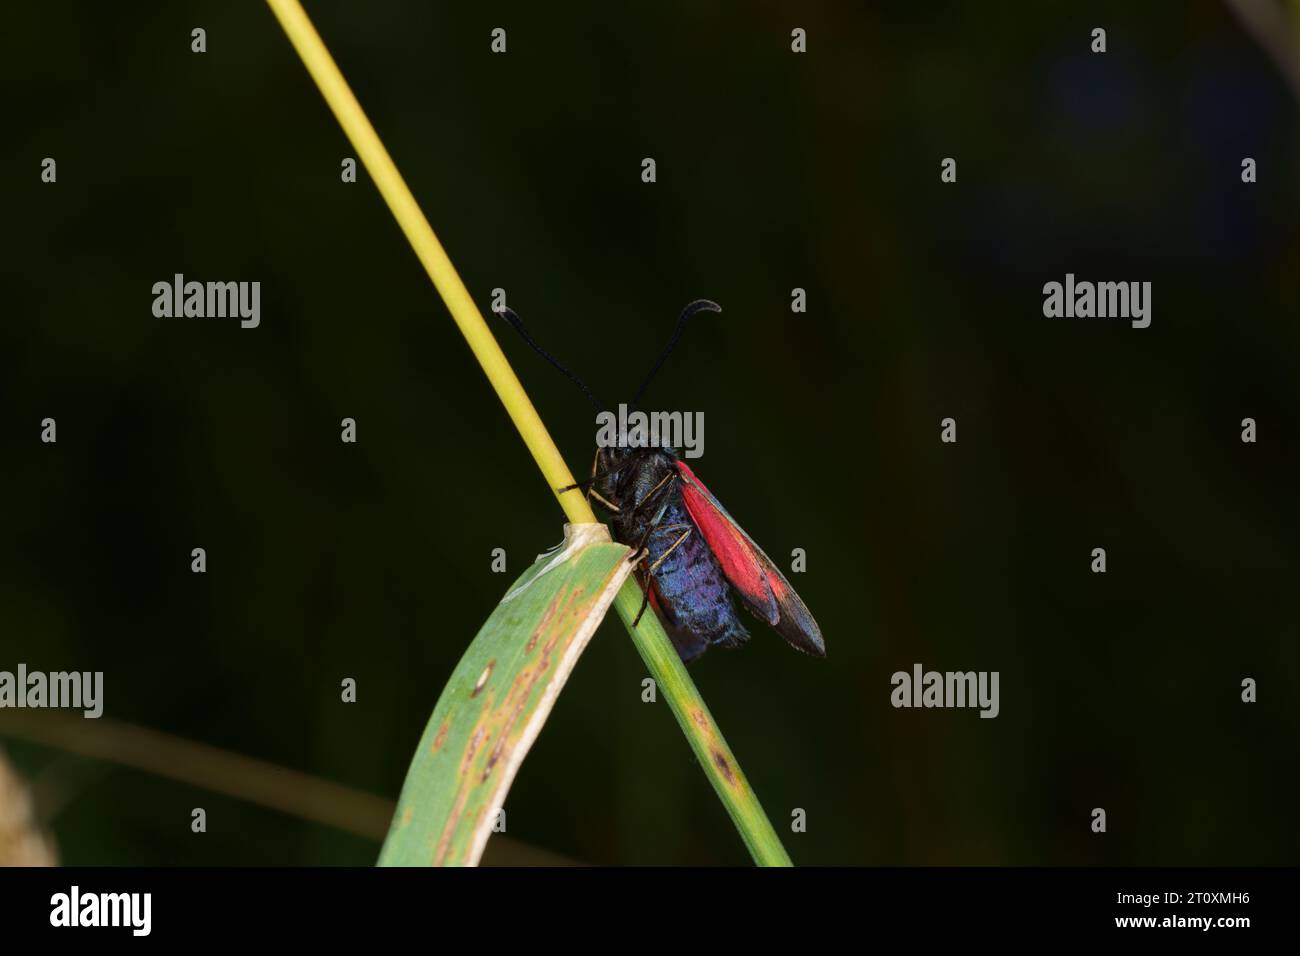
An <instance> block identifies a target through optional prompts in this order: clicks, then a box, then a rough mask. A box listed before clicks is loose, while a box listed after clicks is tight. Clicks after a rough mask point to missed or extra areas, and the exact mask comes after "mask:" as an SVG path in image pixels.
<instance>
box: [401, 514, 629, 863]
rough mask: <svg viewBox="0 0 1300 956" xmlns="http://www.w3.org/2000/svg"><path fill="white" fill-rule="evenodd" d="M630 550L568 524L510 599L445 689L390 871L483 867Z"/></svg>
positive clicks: (419, 757)
mask: <svg viewBox="0 0 1300 956" xmlns="http://www.w3.org/2000/svg"><path fill="white" fill-rule="evenodd" d="M629 553H630V549H629V548H627V547H625V546H624V545H621V544H615V543H614V542H613V541H611V540H610V537H609V531H608V529H607V528H606V527H605V526H604V525H600V524H567V525H565V526H564V544H563V545H562V546H561V547H560V548H558V549H556V550H554V551H551V552H548V553H546V554H543V555H539V556H538V558H537V561H536V563H534V564H533V566H532V567H531V568H529V569H528V570H527V571H525V572H524V573H523V575H521V576H520V578H519V580H518V581H516V582H515V583H514V584H513V585H512V586H511V588H510V589H509V590H508V591H507V592H506V595H505V597H503V598H502V599H501V603H500V604H498V605H497V607H496V610H494V611H493V612H492V616H491V617H489V618H488V619H487V623H485V624H484V625H483V627H482V629H481V630H480V631H479V632H478V636H477V637H475V638H474V641H473V643H472V644H470V646H469V650H467V651H466V652H465V656H464V657H462V658H461V659H460V663H459V664H458V665H457V666H456V670H455V672H454V673H453V674H452V676H451V680H450V681H448V682H447V686H446V687H445V688H444V689H443V692H442V696H441V697H440V698H439V699H438V704H437V706H436V707H434V710H433V716H432V717H431V718H430V719H429V723H428V726H426V727H425V729H424V736H423V737H422V738H421V740H420V746H419V748H418V749H417V750H416V752H415V756H414V757H413V758H412V759H411V767H410V769H409V770H408V771H407V773H406V783H405V784H404V785H403V786H402V796H401V799H400V800H399V801H398V804H397V812H396V814H395V815H394V817H393V822H392V825H391V827H390V828H389V831H388V838H387V839H386V840H385V841H384V847H383V850H381V851H380V854H379V865H380V866H427V865H433V866H473V865H475V864H477V863H478V861H479V857H481V856H482V854H483V847H484V845H485V844H486V843H487V840H488V837H489V836H490V835H491V833H492V827H493V824H494V823H495V820H496V811H497V809H498V808H500V807H501V806H502V804H503V803H504V802H505V797H506V791H507V790H509V789H510V783H511V781H512V780H514V776H515V773H516V772H518V770H519V765H520V764H521V763H523V759H524V756H525V755H526V754H527V753H528V748H529V747H531V746H532V744H533V741H534V740H536V739H537V734H538V733H539V732H540V731H541V729H542V724H543V723H545V722H546V718H547V715H549V714H550V712H551V708H552V707H553V706H554V704H555V698H556V697H557V696H558V695H559V693H560V689H561V688H562V687H563V686H564V682H565V680H567V679H568V677H569V674H570V673H571V672H572V671H573V666H574V664H576V663H577V661H578V657H579V656H580V655H581V654H582V652H583V650H584V649H585V648H586V646H587V642H588V641H590V640H591V635H592V634H593V633H594V632H595V630H596V628H597V626H598V625H599V624H600V622H601V620H602V619H603V618H604V617H605V613H606V612H607V611H608V610H609V607H610V603H611V602H612V601H613V600H614V596H615V594H617V593H618V590H619V588H620V587H621V586H622V584H623V582H624V581H625V580H626V579H627V576H628V572H629V571H630V570H631V565H630V564H629V562H628V561H627V557H628V555H629Z"/></svg>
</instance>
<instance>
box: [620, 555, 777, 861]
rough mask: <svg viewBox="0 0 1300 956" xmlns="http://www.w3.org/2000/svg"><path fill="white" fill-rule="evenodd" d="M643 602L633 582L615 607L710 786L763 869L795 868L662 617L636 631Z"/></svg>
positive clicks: (645, 619)
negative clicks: (633, 625)
mask: <svg viewBox="0 0 1300 956" xmlns="http://www.w3.org/2000/svg"><path fill="white" fill-rule="evenodd" d="M641 600H642V593H641V588H640V586H639V585H638V584H637V583H636V580H635V579H629V580H627V581H626V582H624V584H623V587H622V588H621V589H620V590H619V592H618V597H617V598H616V599H615V600H614V608H615V610H617V611H618V616H619V617H621V618H622V619H623V624H624V625H625V626H626V627H627V632H628V633H629V634H631V635H632V641H633V643H634V644H635V645H636V649H637V651H639V652H640V654H641V659H642V660H643V661H645V664H646V667H648V668H649V669H650V673H651V674H653V675H654V678H655V683H656V684H657V685H658V687H659V692H660V693H661V694H663V697H664V700H666V701H668V706H669V707H670V708H671V709H672V712H673V716H674V717H676V718H677V723H679V724H680V725H681V727H682V733H684V734H685V735H686V739H687V741H689V742H690V745H691V749H692V750H694V751H695V756H696V759H698V760H699V762H700V768H701V769H702V770H703V771H704V775H705V776H706V777H708V778H709V783H711V784H713V789H714V790H716V791H717V793H718V798H719V799H720V800H721V801H722V805H723V806H725V807H726V808H727V813H728V814H730V816H731V822H732V823H734V824H735V825H736V829H737V830H738V831H739V832H740V837H741V839H742V840H744V841H745V846H746V847H748V848H749V852H750V855H751V856H753V858H754V862H755V863H757V864H758V865H759V866H791V865H792V864H791V862H790V856H789V854H787V853H786V852H785V847H784V846H782V845H781V838H780V837H778V836H777V835H776V831H775V830H774V829H772V824H771V822H770V821H769V820H768V819H767V815H766V814H765V813H764V812H763V807H762V805H761V804H760V803H759V802H758V795H757V794H756V793H754V790H753V788H752V787H751V786H750V785H749V781H748V780H747V779H745V774H744V772H743V771H742V770H741V769H740V763H739V761H737V760H736V757H735V755H734V754H733V753H732V752H731V748H730V747H728V746H727V741H726V739H725V738H723V736H722V731H721V730H720V729H719V727H718V725H717V723H715V722H714V720H713V715H712V714H711V713H709V708H708V706H707V705H706V704H705V703H704V698H703V697H701V696H700V692H699V690H698V689H697V688H696V686H695V682H694V681H693V680H691V675H690V674H689V673H688V672H687V670H686V665H685V664H683V663H682V659H681V658H680V657H678V656H677V651H676V650H674V649H673V646H672V644H671V642H669V640H668V635H667V634H665V633H664V629H663V625H662V624H660V623H659V618H658V617H656V616H655V615H654V614H652V613H650V612H646V613H645V614H643V615H641V620H640V621H639V622H638V623H637V626H636V628H635V629H634V628H633V627H632V622H633V621H634V620H636V615H637V612H638V611H639V610H640V609H641Z"/></svg>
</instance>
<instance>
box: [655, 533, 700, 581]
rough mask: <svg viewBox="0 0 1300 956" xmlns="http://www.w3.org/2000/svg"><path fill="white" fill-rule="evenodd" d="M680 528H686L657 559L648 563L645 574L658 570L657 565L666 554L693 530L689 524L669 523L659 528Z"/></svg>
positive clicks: (662, 560)
mask: <svg viewBox="0 0 1300 956" xmlns="http://www.w3.org/2000/svg"><path fill="white" fill-rule="evenodd" d="M680 528H685V529H686V530H685V531H683V532H682V534H681V537H679V538H678V539H677V540H676V541H674V542H673V543H672V544H671V545H669V546H668V550H667V551H665V552H664V553H663V554H661V555H659V557H658V559H657V560H656V561H655V563H654V564H652V565H650V567H648V568H647V569H646V574H648V575H649V574H654V573H655V572H656V571H658V570H659V565H661V564H663V563H664V558H666V557H668V555H670V554H672V553H673V552H674V551H676V550H677V549H678V548H680V547H681V545H682V542H683V541H685V540H686V539H687V538H689V537H690V536H691V532H692V531H694V530H695V529H694V528H692V527H691V526H690V525H681V524H675V525H669V526H667V527H664V528H661V529H659V530H661V531H670V530H671V531H676V530H678V529H680Z"/></svg>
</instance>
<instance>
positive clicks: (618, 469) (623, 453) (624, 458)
mask: <svg viewBox="0 0 1300 956" xmlns="http://www.w3.org/2000/svg"><path fill="white" fill-rule="evenodd" d="M596 467H597V469H598V470H600V471H605V472H606V474H605V476H604V477H603V478H602V479H600V480H599V481H598V482H597V489H596V490H597V491H599V492H600V493H601V495H602V496H603V497H604V498H606V499H607V500H609V501H612V502H614V503H615V504H617V505H618V508H619V510H618V511H617V512H615V513H614V515H613V516H612V518H611V521H610V524H611V525H612V526H613V528H614V536H615V537H616V538H617V539H619V540H620V541H622V542H623V543H624V544H628V543H635V542H636V541H638V540H640V538H641V536H642V535H643V534H644V533H645V530H646V529H647V528H648V527H649V526H650V524H651V523H653V522H654V520H655V516H656V513H657V512H658V511H659V510H660V507H661V506H662V504H663V503H664V502H666V501H668V500H670V499H676V498H680V491H678V489H677V488H676V487H668V488H663V489H661V490H660V491H659V493H658V496H657V497H656V500H655V502H654V504H653V506H647V507H644V508H638V505H639V504H640V503H641V502H642V501H644V500H645V499H646V497H647V496H648V495H650V494H652V493H655V491H656V489H657V488H659V486H660V484H661V483H663V482H665V481H669V480H670V479H671V478H672V477H673V476H674V475H676V473H677V456H676V455H675V454H673V453H672V452H671V451H667V450H665V449H662V448H604V449H601V453H600V460H599V461H598V462H597V466H596Z"/></svg>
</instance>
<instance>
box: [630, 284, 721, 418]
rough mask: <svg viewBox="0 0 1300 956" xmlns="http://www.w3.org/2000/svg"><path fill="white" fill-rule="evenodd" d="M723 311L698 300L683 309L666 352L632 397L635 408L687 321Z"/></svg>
mask: <svg viewBox="0 0 1300 956" xmlns="http://www.w3.org/2000/svg"><path fill="white" fill-rule="evenodd" d="M721 311H722V306H720V305H718V303H716V302H710V301H709V300H708V299H696V300H695V301H694V302H692V303H691V304H690V305H688V306H687V307H686V308H684V309H682V314H681V315H680V316H678V318H677V326H676V327H675V328H674V329H673V337H672V338H671V339H669V340H668V344H667V345H665V346H664V350H663V351H662V352H660V353H659V358H658V360H657V361H656V362H655V366H654V368H652V369H651V370H650V374H649V375H647V376H646V377H645V381H644V382H642V383H641V387H640V388H638V389H637V390H636V395H634V396H633V397H632V405H633V406H634V407H635V406H636V405H637V404H639V403H640V401H641V395H642V394H643V393H644V392H645V390H646V387H647V386H648V385H649V384H650V380H651V379H653V378H654V377H655V374H656V373H657V372H658V371H659V369H660V368H661V367H662V366H663V364H664V361H665V360H666V359H667V358H668V356H669V354H670V353H671V352H672V350H673V348H674V347H676V345H677V340H678V339H680V338H681V337H682V333H683V332H685V331H686V323H687V321H689V319H690V318H691V316H693V315H695V314H696V313H698V312H721Z"/></svg>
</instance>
